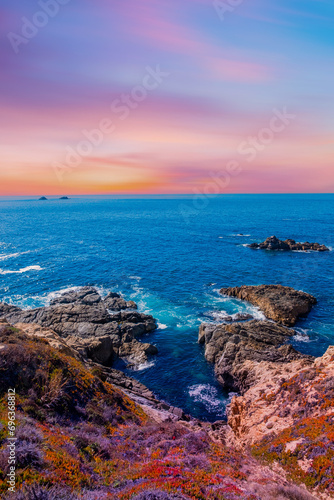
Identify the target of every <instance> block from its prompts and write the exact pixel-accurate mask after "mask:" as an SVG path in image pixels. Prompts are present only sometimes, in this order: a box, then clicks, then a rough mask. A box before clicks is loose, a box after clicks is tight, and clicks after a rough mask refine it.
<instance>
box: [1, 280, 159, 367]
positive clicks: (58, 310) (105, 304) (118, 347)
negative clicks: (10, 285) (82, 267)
mask: <svg viewBox="0 0 334 500" xmlns="http://www.w3.org/2000/svg"><path fill="white" fill-rule="evenodd" d="M110 300H116V301H118V302H117V304H118V312H115V313H113V312H112V311H109V305H110V303H109V301H110ZM123 306H124V307H123ZM130 306H131V309H135V306H136V304H134V303H132V302H131V303H129V302H126V301H125V300H124V299H123V298H121V297H120V296H119V295H118V294H109V296H108V297H107V298H106V299H104V300H103V299H102V297H101V296H100V294H99V293H98V292H97V290H96V289H95V288H92V287H84V288H81V289H79V290H75V291H70V292H67V293H64V294H63V295H61V296H60V297H57V298H56V299H54V300H53V301H52V302H51V303H50V306H49V307H41V308H37V309H31V310H26V311H23V310H22V309H20V308H18V307H15V306H10V305H8V304H0V317H3V318H6V319H7V320H8V321H9V322H10V323H12V324H15V323H25V324H37V325H40V326H41V327H43V328H46V329H51V330H53V331H54V332H56V334H58V335H59V336H60V337H62V338H66V339H69V342H68V343H69V345H71V346H73V347H74V348H75V349H76V350H77V351H78V352H81V353H82V355H84V356H87V357H88V358H90V359H93V360H94V361H96V362H98V363H101V364H104V365H107V366H111V364H112V363H113V361H114V360H115V359H117V358H122V359H124V360H125V361H127V362H129V363H131V364H132V365H136V364H141V363H145V362H146V361H147V360H148V357H149V356H150V355H152V354H156V353H157V348H156V347H155V346H153V345H151V344H142V343H141V342H139V341H138V340H137V337H139V336H140V335H143V334H144V333H148V332H152V331H153V330H155V329H156V321H155V319H154V318H153V317H152V316H149V315H146V314H142V313H139V312H137V311H135V310H128V309H129V308H130ZM123 308H124V309H125V310H123Z"/></svg>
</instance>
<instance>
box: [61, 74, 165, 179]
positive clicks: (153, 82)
mask: <svg viewBox="0 0 334 500" xmlns="http://www.w3.org/2000/svg"><path fill="white" fill-rule="evenodd" d="M145 69H146V74H145V76H144V77H143V79H142V82H141V85H136V86H134V87H133V89H132V90H131V92H130V93H128V94H122V95H121V96H120V97H119V98H118V99H114V101H113V102H112V103H111V105H110V110H111V112H112V113H113V114H114V115H115V117H117V119H118V120H120V121H124V120H126V119H127V118H128V117H129V116H130V115H131V113H132V112H133V111H134V110H135V109H137V108H138V107H139V106H140V104H141V103H143V102H144V101H145V100H146V99H147V98H148V96H149V94H150V92H152V91H154V90H156V89H157V88H158V87H159V86H160V85H161V84H162V83H163V81H164V80H165V79H166V78H168V77H169V75H170V73H169V72H166V71H161V69H160V65H157V66H156V68H155V69H154V68H152V67H151V66H146V68H145ZM116 129H117V123H116V122H115V119H111V118H110V117H105V118H103V119H101V120H100V122H99V123H98V124H97V127H96V128H93V129H90V130H87V129H83V130H81V135H82V136H83V139H84V140H82V141H79V142H78V143H77V144H76V145H75V146H74V147H72V146H67V147H66V148H65V158H64V160H63V162H58V161H54V162H52V163H51V166H52V168H53V171H54V173H55V175H56V177H57V179H58V181H59V182H60V183H62V182H63V181H64V176H65V174H67V173H70V172H72V171H73V170H74V169H77V168H78V167H80V165H81V164H82V162H83V160H84V158H86V157H89V156H90V155H91V154H92V153H93V151H94V149H96V148H98V147H99V146H101V144H102V143H103V141H104V140H105V138H106V136H108V135H110V134H112V133H113V132H115V130H116Z"/></svg>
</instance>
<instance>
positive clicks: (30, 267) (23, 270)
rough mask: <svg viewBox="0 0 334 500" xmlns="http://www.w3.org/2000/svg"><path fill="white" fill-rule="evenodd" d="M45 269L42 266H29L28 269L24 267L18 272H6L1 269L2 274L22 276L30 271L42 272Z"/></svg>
mask: <svg viewBox="0 0 334 500" xmlns="http://www.w3.org/2000/svg"><path fill="white" fill-rule="evenodd" d="M42 270H43V268H42V267H41V266H28V267H23V268H22V269H19V270H18V271H10V270H6V269H5V270H4V269H0V274H22V273H26V272H28V271H42Z"/></svg>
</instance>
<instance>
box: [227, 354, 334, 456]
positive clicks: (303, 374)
mask: <svg viewBox="0 0 334 500" xmlns="http://www.w3.org/2000/svg"><path fill="white" fill-rule="evenodd" d="M248 368H249V369H250V370H252V371H253V373H255V374H256V375H255V377H254V378H255V380H256V382H255V383H254V385H252V387H250V388H249V390H247V391H246V392H245V393H244V394H243V395H242V396H235V397H234V398H233V399H232V402H231V405H230V407H229V408H228V423H229V425H230V427H231V429H232V431H233V433H234V435H235V436H236V437H237V439H238V440H239V442H240V443H241V444H242V445H249V444H254V443H257V442H260V441H262V440H263V439H264V438H265V437H266V436H270V435H273V436H277V435H280V433H282V432H283V431H284V430H285V429H296V431H295V432H296V439H295V440H291V441H289V437H288V435H287V437H286V438H285V439H286V440H287V442H286V444H285V445H284V446H285V450H284V448H283V449H282V450H281V451H283V452H284V451H290V452H292V453H294V452H295V451H296V449H297V448H301V447H303V446H304V447H305V451H306V449H308V447H309V448H310V453H312V438H311V439H310V440H309V442H308V438H301V439H300V436H299V435H298V432H300V434H301V435H302V434H303V430H305V429H306V434H308V433H309V431H308V430H307V429H308V427H312V425H313V424H312V421H313V420H314V419H315V420H316V421H317V422H321V421H322V420H323V421H324V422H326V420H327V418H328V422H330V421H332V426H333V425H334V347H333V346H332V347H329V348H328V350H327V352H326V353H325V354H324V355H323V356H322V357H320V358H314V359H313V360H311V361H310V359H297V360H295V361H291V362H287V363H281V364H277V363H270V362H267V361H261V362H257V361H255V362H250V363H249V367H248ZM297 422H300V423H301V426H300V430H299V431H298V427H296V424H297ZM314 432H315V437H317V434H316V431H314ZM291 435H293V431H291ZM326 439H327V438H326V436H325V434H324V435H323V436H321V435H320V441H322V442H323V443H325V442H326ZM282 441H283V440H282ZM313 448H314V446H313ZM324 451H325V448H324V450H323V452H324ZM313 452H314V450H313ZM318 453H320V455H321V450H318V451H317V453H316V454H318ZM316 454H315V455H316ZM313 458H314V457H313Z"/></svg>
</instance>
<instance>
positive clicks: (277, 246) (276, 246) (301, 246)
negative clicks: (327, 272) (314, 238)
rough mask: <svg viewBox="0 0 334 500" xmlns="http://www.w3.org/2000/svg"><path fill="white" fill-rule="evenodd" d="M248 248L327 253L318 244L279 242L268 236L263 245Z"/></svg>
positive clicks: (325, 249) (293, 241) (323, 246)
mask: <svg viewBox="0 0 334 500" xmlns="http://www.w3.org/2000/svg"><path fill="white" fill-rule="evenodd" d="M248 246H249V248H260V249H264V250H299V251H304V252H307V251H308V250H313V251H315V252H328V251H329V248H327V247H326V246H325V245H320V243H309V242H308V241H306V242H305V243H298V242H296V241H295V240H292V239H287V240H284V241H283V240H280V239H278V238H276V236H270V237H269V238H267V239H266V240H265V241H264V242H263V243H251V244H250V245H248Z"/></svg>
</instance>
